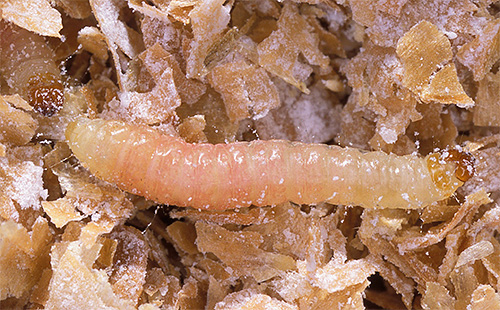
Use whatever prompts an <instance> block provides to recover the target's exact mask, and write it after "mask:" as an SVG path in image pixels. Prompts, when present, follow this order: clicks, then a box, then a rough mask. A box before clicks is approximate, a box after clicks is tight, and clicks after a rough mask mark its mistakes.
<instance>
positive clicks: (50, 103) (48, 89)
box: [27, 73, 64, 116]
mask: <svg viewBox="0 0 500 310" xmlns="http://www.w3.org/2000/svg"><path fill="white" fill-rule="evenodd" d="M27 92H28V94H27V95H28V98H29V104H30V105H31V106H32V107H33V108H34V109H35V111H37V112H39V113H41V114H43V115H45V116H52V115H54V114H55V113H57V112H59V110H60V109H61V108H62V106H63V103H64V91H63V86H62V84H61V82H60V81H59V79H58V78H57V77H56V76H54V75H53V74H51V73H42V74H36V75H33V76H32V77H30V79H29V80H28V87H27Z"/></svg>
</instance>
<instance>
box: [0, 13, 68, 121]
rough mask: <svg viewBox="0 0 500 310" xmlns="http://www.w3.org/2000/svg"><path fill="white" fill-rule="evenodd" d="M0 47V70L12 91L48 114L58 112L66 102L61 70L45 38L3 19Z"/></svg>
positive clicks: (0, 24) (0, 30)
mask: <svg viewBox="0 0 500 310" xmlns="http://www.w3.org/2000/svg"><path fill="white" fill-rule="evenodd" d="M0 46H1V49H0V58H1V59H2V61H0V71H1V72H2V74H3V75H4V76H5V79H6V81H7V84H8V85H9V86H10V87H11V88H12V89H13V91H14V92H15V93H18V94H19V95H21V97H23V98H24V99H25V100H26V101H28V103H29V104H30V105H31V106H33V108H34V109H35V111H37V112H40V113H42V114H44V115H46V116H51V115H53V114H54V113H56V112H57V111H59V110H60V109H61V108H62V105H63V101H64V92H63V85H62V84H61V73H60V71H59V68H58V67H57V65H56V64H55V62H54V60H53V59H54V52H53V51H52V49H51V48H50V47H49V46H48V45H47V43H46V42H45V39H44V38H43V37H41V36H39V35H37V34H35V33H33V32H30V31H28V30H25V29H23V28H20V27H18V26H15V25H11V24H9V23H7V22H4V21H0Z"/></svg>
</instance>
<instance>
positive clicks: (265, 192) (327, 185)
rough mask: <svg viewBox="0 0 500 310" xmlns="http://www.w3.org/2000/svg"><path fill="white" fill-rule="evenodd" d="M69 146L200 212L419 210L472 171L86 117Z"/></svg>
mask: <svg viewBox="0 0 500 310" xmlns="http://www.w3.org/2000/svg"><path fill="white" fill-rule="evenodd" d="M66 139H67V140H68V144H69V146H70V148H71V150H72V151H73V154H74V155H75V156H76V158H78V159H79V161H80V162H81V164H82V165H83V166H84V167H87V168H88V169H89V170H90V172H92V173H93V174H94V175H96V176H97V177H99V178H101V179H103V180H105V181H108V182H111V183H115V184H116V185H117V186H118V187H120V188H122V189H123V190H125V191H128V192H131V193H133V194H137V195H141V196H144V197H146V198H148V199H151V200H154V201H156V202H158V203H163V204H170V205H176V206H182V207H188V206H190V207H194V208H198V209H210V210H224V209H231V208H240V207H247V206H250V205H254V206H265V205H275V204H279V203H283V202H286V201H292V202H294V203H297V204H317V203H320V202H323V201H326V202H329V203H333V204H342V205H358V206H362V207H365V208H376V207H382V208H406V209H413V208H420V207H423V206H425V205H427V204H430V203H432V202H435V201H438V200H442V199H445V198H448V197H450V196H451V195H452V194H453V193H454V192H455V190H456V189H457V188H458V187H459V186H461V185H462V184H463V182H464V181H465V180H466V179H467V178H469V177H470V176H471V174H472V173H473V170H472V166H471V160H470V158H469V157H468V155H466V154H464V153H460V152H458V151H456V150H453V151H452V152H445V153H444V154H439V153H432V154H430V155H428V156H427V157H420V156H417V155H405V156H397V155H394V154H386V153H383V152H379V151H375V152H365V153H363V152H361V151H359V150H358V149H355V148H342V147H339V146H329V145H323V144H305V143H299V142H289V141H284V140H269V141H262V140H257V141H252V142H235V143H230V144H216V145H213V144H206V143H202V144H189V143H187V142H185V141H183V140H182V139H180V138H175V137H171V136H167V135H162V134H160V133H158V132H157V131H155V130H154V129H152V128H150V127H148V126H140V125H132V124H127V123H124V122H122V121H114V120H113V121H110V120H103V119H94V120H90V119H87V118H85V117H79V118H77V119H76V120H75V121H73V122H71V123H70V124H69V125H68V127H67V129H66Z"/></svg>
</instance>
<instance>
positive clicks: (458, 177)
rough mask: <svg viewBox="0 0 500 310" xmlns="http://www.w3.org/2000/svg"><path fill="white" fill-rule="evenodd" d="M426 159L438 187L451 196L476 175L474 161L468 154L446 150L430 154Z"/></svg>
mask: <svg viewBox="0 0 500 310" xmlns="http://www.w3.org/2000/svg"><path fill="white" fill-rule="evenodd" d="M426 159H427V168H428V169H429V171H430V173H431V176H432V181H433V182H434V184H436V187H438V188H439V189H440V190H442V191H445V192H448V193H450V194H451V193H453V192H454V191H455V190H456V189H457V188H458V187H459V186H461V185H462V184H463V183H464V182H465V181H467V180H468V179H469V178H471V177H472V176H473V175H474V164H473V162H474V159H473V157H472V155H471V154H469V153H467V152H464V151H459V150H457V149H451V150H444V151H441V152H439V153H432V154H429V155H428V156H427V158H426Z"/></svg>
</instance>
